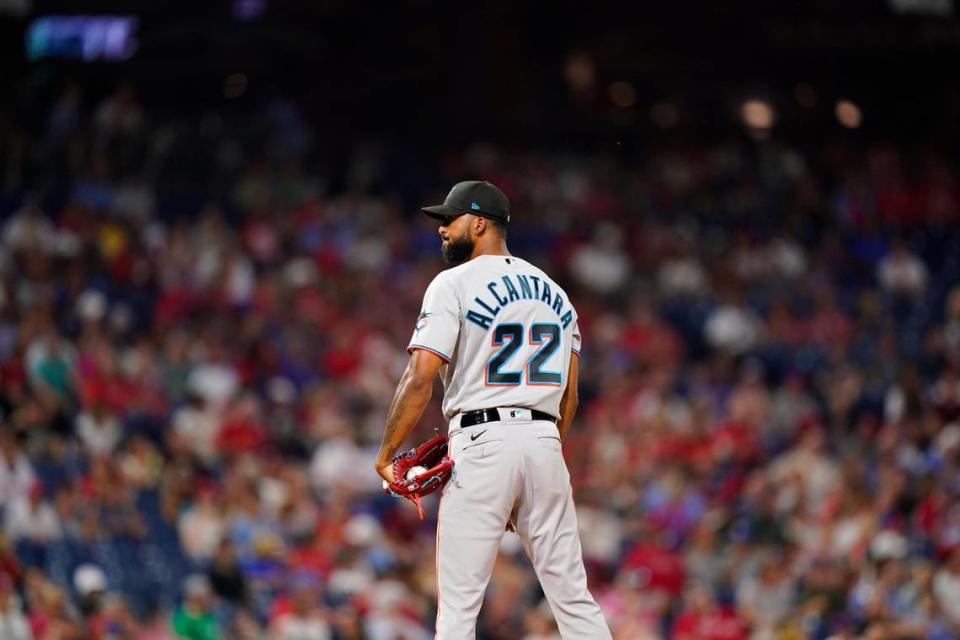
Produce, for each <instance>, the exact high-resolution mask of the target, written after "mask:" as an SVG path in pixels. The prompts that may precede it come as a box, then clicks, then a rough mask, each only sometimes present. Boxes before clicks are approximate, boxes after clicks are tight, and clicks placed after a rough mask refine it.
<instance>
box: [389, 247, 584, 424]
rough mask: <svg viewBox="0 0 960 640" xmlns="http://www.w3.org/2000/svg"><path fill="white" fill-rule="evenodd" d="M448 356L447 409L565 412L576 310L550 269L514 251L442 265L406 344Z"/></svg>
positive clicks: (450, 412) (576, 337) (448, 413)
mask: <svg viewBox="0 0 960 640" xmlns="http://www.w3.org/2000/svg"><path fill="white" fill-rule="evenodd" d="M414 349H426V350H428V351H431V352H433V353H435V354H437V355H438V356H440V357H441V358H443V360H444V363H445V364H444V365H443V367H442V368H441V370H440V377H441V378H442V380H443V386H444V391H445V393H444V397H443V414H444V416H445V417H446V418H447V420H450V419H451V418H452V417H453V416H455V415H457V414H459V413H463V412H466V411H473V410H476V409H489V408H495V407H524V408H528V409H537V410H539V411H543V412H544V413H548V414H550V415H552V416H559V415H560V400H561V398H562V396H563V392H564V389H565V388H566V383H567V373H568V370H569V367H570V352H571V351H574V352H577V353H579V351H580V330H579V328H578V327H577V312H576V311H575V310H574V308H573V305H571V304H570V300H569V298H567V294H566V292H564V290H563V289H562V288H561V287H560V286H559V285H557V283H556V282H554V281H553V280H552V279H551V278H550V277H549V276H547V274H545V273H544V272H543V271H541V270H540V269H538V268H537V267H535V266H533V265H532V264H530V263H529V262H527V261H526V260H521V259H520V258H516V257H514V256H494V255H482V256H478V257H476V258H474V259H472V260H470V261H468V262H466V263H464V264H462V265H459V266H457V267H453V268H451V269H448V270H446V271H442V272H441V273H440V274H439V275H437V277H436V278H434V279H433V282H431V283H430V286H429V287H428V288H427V292H426V293H425V294H424V297H423V307H422V309H421V310H420V315H419V317H418V318H417V324H416V328H415V329H414V331H413V337H412V338H411V339H410V345H409V346H408V347H407V350H408V351H413V350H414Z"/></svg>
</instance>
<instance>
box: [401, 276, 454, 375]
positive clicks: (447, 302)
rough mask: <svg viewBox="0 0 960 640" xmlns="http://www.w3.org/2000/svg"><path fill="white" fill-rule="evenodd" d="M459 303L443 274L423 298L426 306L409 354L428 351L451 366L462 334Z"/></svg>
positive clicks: (451, 286) (436, 279)
mask: <svg viewBox="0 0 960 640" xmlns="http://www.w3.org/2000/svg"><path fill="white" fill-rule="evenodd" d="M460 323H461V318H460V301H459V299H458V298H457V292H456V291H455V290H454V288H453V284H452V283H451V282H450V279H449V278H446V277H444V275H443V274H440V275H439V276H437V277H436V278H434V280H433V282H431V283H430V286H429V287H427V292H426V293H425V294H423V306H422V307H421V308H420V315H419V316H417V324H416V326H414V329H413V336H412V337H411V338H410V344H409V345H407V352H408V353H413V351H414V349H426V350H427V351H430V352H432V353H435V354H437V355H438V356H440V357H441V358H443V361H444V362H450V357H451V356H452V355H453V349H454V347H455V346H456V344H457V337H458V336H459V334H460Z"/></svg>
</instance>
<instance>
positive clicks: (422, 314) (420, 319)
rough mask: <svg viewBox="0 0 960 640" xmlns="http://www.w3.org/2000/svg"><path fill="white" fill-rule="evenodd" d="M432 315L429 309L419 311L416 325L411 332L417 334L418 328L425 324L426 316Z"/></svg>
mask: <svg viewBox="0 0 960 640" xmlns="http://www.w3.org/2000/svg"><path fill="white" fill-rule="evenodd" d="M432 315H433V314H432V313H430V312H429V311H421V312H420V315H419V316H417V326H416V327H415V328H414V330H413V332H414V333H415V334H419V333H420V329H423V328H424V327H425V326H427V318H429V317H430V316H432Z"/></svg>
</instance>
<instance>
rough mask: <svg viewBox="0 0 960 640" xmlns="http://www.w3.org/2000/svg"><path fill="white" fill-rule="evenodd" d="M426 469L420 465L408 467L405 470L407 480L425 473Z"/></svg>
mask: <svg viewBox="0 0 960 640" xmlns="http://www.w3.org/2000/svg"><path fill="white" fill-rule="evenodd" d="M426 471H427V468H426V467H421V466H420V465H417V466H416V467H410V470H409V471H407V480H410V479H412V478H416V477H417V476H418V475H420V474H421V473H426Z"/></svg>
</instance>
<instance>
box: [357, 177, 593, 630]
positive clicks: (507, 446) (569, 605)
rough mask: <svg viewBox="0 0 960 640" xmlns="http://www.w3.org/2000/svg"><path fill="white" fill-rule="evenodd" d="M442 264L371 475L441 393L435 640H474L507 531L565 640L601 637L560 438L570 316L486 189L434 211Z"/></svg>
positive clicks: (459, 187) (389, 478)
mask: <svg viewBox="0 0 960 640" xmlns="http://www.w3.org/2000/svg"><path fill="white" fill-rule="evenodd" d="M423 212H424V213H426V214H427V215H428V216H431V217H433V218H436V219H437V220H439V221H440V229H439V231H440V237H441V239H442V252H443V257H444V259H445V260H446V261H447V262H448V263H449V264H451V265H454V266H453V268H451V269H448V270H446V271H443V272H441V273H440V274H439V275H437V277H436V278H434V280H433V282H432V283H430V286H429V287H428V288H427V291H426V294H425V295H424V299H423V308H422V309H421V311H420V315H419V316H418V318H417V321H416V325H415V327H414V330H413V337H412V338H411V340H410V345H409V346H408V347H407V350H408V351H409V352H410V361H409V363H408V364H407V368H406V370H405V371H404V373H403V376H402V377H401V380H400V383H399V384H398V386H397V390H396V394H395V395H394V398H393V402H392V403H391V406H390V411H389V415H388V417H387V424H386V429H385V432H384V436H383V444H382V446H381V449H380V453H379V455H378V457H377V462H376V467H377V471H378V473H379V474H380V475H381V476H382V477H383V478H384V480H385V481H386V482H388V483H390V482H393V481H394V477H393V476H394V471H393V465H392V460H393V457H394V455H395V454H396V452H397V450H398V448H399V447H400V445H401V443H402V442H403V441H404V439H405V438H406V437H407V435H408V434H409V433H410V432H411V430H412V429H413V428H414V426H415V425H416V424H417V422H418V421H419V420H420V417H421V415H422V413H423V410H424V408H425V407H426V405H427V403H428V402H429V400H430V395H431V392H432V386H433V379H434V376H436V375H437V374H438V373H439V374H440V377H441V379H442V381H443V385H444V397H443V413H444V416H445V418H446V419H447V420H448V421H449V441H448V443H449V455H450V457H451V458H452V459H453V464H454V466H453V474H454V475H453V478H452V479H451V480H450V481H449V482H447V483H446V485H445V486H444V488H443V493H442V496H441V500H440V511H439V517H438V522H437V591H438V598H439V602H438V611H437V636H436V637H437V638H439V639H440V640H462V639H468V638H470V639H472V638H474V637H475V629H476V622H477V615H478V614H479V612H480V605H481V603H482V601H483V594H484V591H485V590H486V587H487V583H488V582H489V581H490V575H491V573H492V571H493V564H494V561H495V559H496V556H497V551H498V549H499V546H500V540H501V538H502V537H503V533H504V530H505V528H506V529H513V530H515V531H516V532H517V534H518V535H519V537H520V540H521V541H522V544H523V548H524V550H525V551H526V553H527V556H528V557H529V558H530V560H531V562H532V564H533V567H534V569H535V571H536V573H537V577H538V578H539V580H540V584H541V586H542V587H543V591H544V594H545V595H546V597H547V600H548V601H549V603H550V607H551V608H552V610H553V613H554V616H555V618H556V620H557V624H558V627H559V630H560V635H561V637H563V638H564V640H573V639H578V640H579V639H583V640H602V639H604V638H610V632H609V630H608V628H607V626H606V623H605V622H604V619H603V615H602V613H601V611H600V607H599V606H598V605H597V603H596V601H595V600H594V599H593V596H591V595H590V592H589V591H588V590H587V578H586V572H585V571H584V567H583V558H582V552H581V548H580V537H579V533H578V530H577V518H576V513H575V511H574V504H573V494H572V491H571V488H570V475H569V473H568V472H567V467H566V463H565V462H564V459H563V453H562V451H561V446H560V445H561V441H562V440H563V438H564V436H565V435H566V434H567V432H568V431H569V429H570V425H571V422H572V420H573V416H574V414H575V413H576V410H577V361H578V358H579V349H580V332H579V329H578V328H577V313H576V311H575V310H574V308H573V306H572V305H571V303H570V299H569V298H568V297H567V295H566V293H565V292H564V291H563V289H562V288H560V287H559V286H558V285H557V283H556V282H554V281H553V280H552V279H551V278H550V277H549V276H548V275H547V274H545V273H544V272H543V271H541V270H540V269H538V268H537V267H535V266H534V265H532V264H530V263H529V262H527V261H525V260H522V259H520V258H517V257H514V256H512V255H510V252H509V251H508V250H507V244H506V229H507V223H508V222H509V221H510V203H509V201H508V199H507V197H506V195H504V193H503V192H502V191H500V190H499V189H498V188H497V187H495V186H494V185H492V184H490V183H489V182H480V181H468V182H460V183H458V184H456V185H455V186H454V187H453V189H452V190H451V191H450V193H449V194H448V195H447V197H446V200H445V201H444V203H443V204H442V205H438V206H432V207H425V208H424V209H423Z"/></svg>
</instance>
